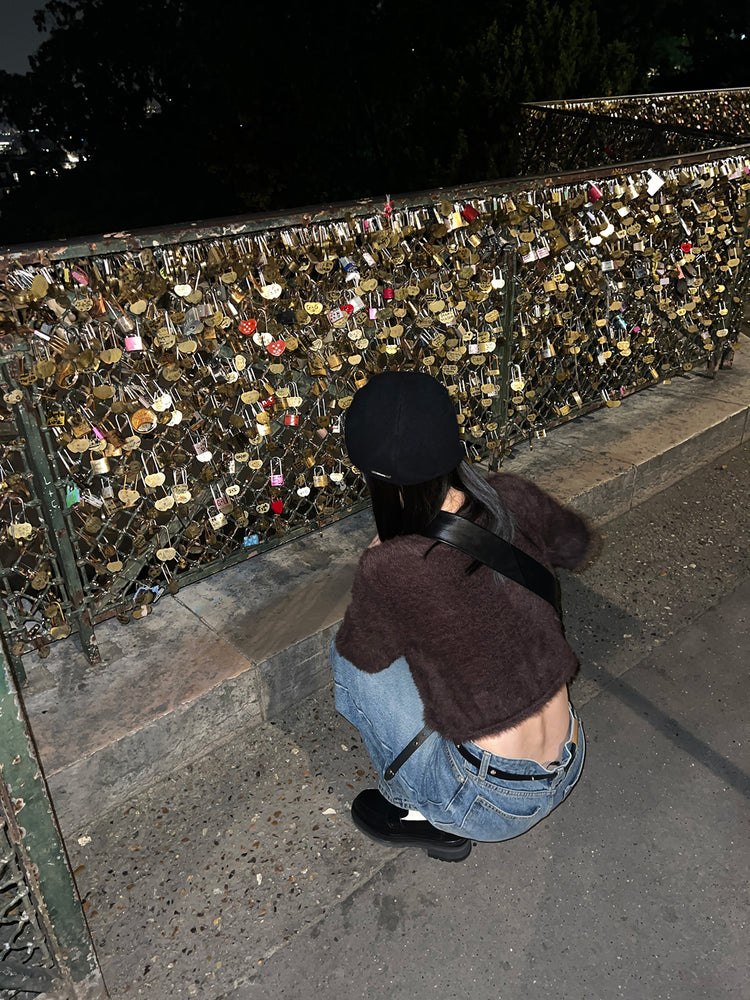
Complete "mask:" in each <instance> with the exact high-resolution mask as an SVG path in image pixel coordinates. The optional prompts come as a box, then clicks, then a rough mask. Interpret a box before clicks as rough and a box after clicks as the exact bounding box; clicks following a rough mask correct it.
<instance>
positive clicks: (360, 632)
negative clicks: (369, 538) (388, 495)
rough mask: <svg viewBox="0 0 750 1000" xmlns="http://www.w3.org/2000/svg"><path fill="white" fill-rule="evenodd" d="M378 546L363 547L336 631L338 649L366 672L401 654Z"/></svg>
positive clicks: (397, 630) (370, 672)
mask: <svg viewBox="0 0 750 1000" xmlns="http://www.w3.org/2000/svg"><path fill="white" fill-rule="evenodd" d="M380 548H381V546H378V547H377V548H376V549H367V550H366V551H365V552H364V554H363V556H362V558H361V559H360V562H359V566H358V567H357V572H356V574H355V576H354V583H353V584H352V599H351V602H350V604H349V606H348V608H347V609H346V613H345V614H344V620H343V622H342V623H341V627H340V628H339V630H338V632H337V634H336V648H337V649H338V651H339V653H340V654H341V655H342V656H344V657H346V659H347V660H349V661H351V662H352V663H353V664H354V666H355V667H358V668H359V669H360V670H364V671H365V673H368V674H375V673H378V672H379V671H380V670H385V669H386V667H389V666H390V665H391V663H393V662H394V660H397V659H398V658H399V656H401V654H402V649H401V635H400V630H399V627H398V626H399V616H398V615H396V614H394V595H393V593H392V588H391V586H390V585H389V581H388V577H387V574H386V573H384V572H383V569H384V567H383V565H382V563H383V560H382V558H380V557H381V552H380V551H379V550H380Z"/></svg>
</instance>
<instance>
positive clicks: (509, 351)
mask: <svg viewBox="0 0 750 1000" xmlns="http://www.w3.org/2000/svg"><path fill="white" fill-rule="evenodd" d="M516 263H517V254H516V248H515V247H513V246H507V247H505V248H504V250H503V263H502V269H503V276H504V278H505V298H504V299H503V320H502V322H503V340H502V343H501V345H500V350H499V351H498V352H497V359H498V361H499V363H500V374H499V376H498V385H499V391H498V394H497V396H496V397H495V402H494V406H493V407H492V412H493V419H494V421H495V422H496V423H497V431H498V438H499V439H500V440H501V441H502V440H504V438H505V433H504V432H505V429H506V424H507V422H508V400H509V397H510V359H511V358H512V357H513V321H514V318H515V308H514V307H515V302H516ZM502 456H503V452H502V447H500V448H498V449H497V450H496V451H495V452H494V454H493V455H492V457H491V459H490V463H489V468H490V471H491V472H496V471H497V469H498V467H499V465H500V464H501V462H502Z"/></svg>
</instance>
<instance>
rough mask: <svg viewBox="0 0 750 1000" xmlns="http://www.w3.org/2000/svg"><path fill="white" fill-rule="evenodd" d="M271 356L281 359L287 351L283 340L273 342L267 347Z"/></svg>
mask: <svg viewBox="0 0 750 1000" xmlns="http://www.w3.org/2000/svg"><path fill="white" fill-rule="evenodd" d="M266 350H267V351H268V353H269V354H272V355H273V356H274V357H275V358H279V357H281V355H282V354H283V353H284V351H285V350H286V344H285V343H284V341H283V340H272V341H271V343H270V344H269V345H268V346H267V347H266Z"/></svg>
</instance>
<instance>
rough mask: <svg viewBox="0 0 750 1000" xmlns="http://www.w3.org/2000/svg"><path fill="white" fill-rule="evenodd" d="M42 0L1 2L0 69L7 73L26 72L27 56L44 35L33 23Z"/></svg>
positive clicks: (0, 0) (37, 46)
mask: <svg viewBox="0 0 750 1000" xmlns="http://www.w3.org/2000/svg"><path fill="white" fill-rule="evenodd" d="M44 2H45V0H0V69H4V70H7V71H8V72H9V73H26V72H28V70H29V68H30V67H29V60H28V57H29V55H30V54H31V53H32V52H35V51H36V50H37V49H38V48H39V45H40V43H41V42H42V40H43V39H44V35H42V34H41V33H40V32H38V31H37V29H36V25H35V24H34V22H33V21H32V16H33V14H34V11H37V10H39V9H40V8H41V7H43V6H44Z"/></svg>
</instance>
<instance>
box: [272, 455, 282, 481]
mask: <svg viewBox="0 0 750 1000" xmlns="http://www.w3.org/2000/svg"><path fill="white" fill-rule="evenodd" d="M283 485H284V474H283V472H282V471H281V459H280V458H272V459H271V486H283Z"/></svg>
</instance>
